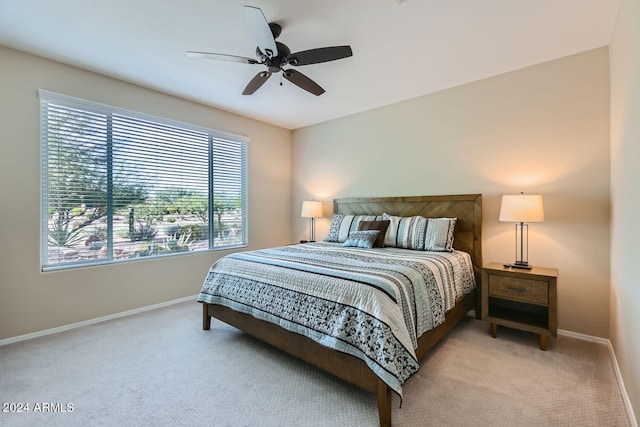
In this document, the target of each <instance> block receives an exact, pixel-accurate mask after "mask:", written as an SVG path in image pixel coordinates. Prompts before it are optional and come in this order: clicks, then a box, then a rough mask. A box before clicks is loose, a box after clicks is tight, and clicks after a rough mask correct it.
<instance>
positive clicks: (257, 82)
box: [242, 71, 271, 95]
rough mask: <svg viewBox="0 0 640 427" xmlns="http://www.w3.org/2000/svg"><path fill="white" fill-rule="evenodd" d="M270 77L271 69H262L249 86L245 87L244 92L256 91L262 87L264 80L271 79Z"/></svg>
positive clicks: (244, 93)
mask: <svg viewBox="0 0 640 427" xmlns="http://www.w3.org/2000/svg"><path fill="white" fill-rule="evenodd" d="M269 77H271V72H270V71H260V72H259V73H258V74H256V75H255V76H254V77H253V78H252V79H251V81H250V82H249V84H248V85H247V87H245V88H244V90H243V91H242V94H243V95H252V94H253V93H254V92H255V91H257V90H258V89H260V87H261V86H262V85H263V84H264V82H266V81H267V80H269Z"/></svg>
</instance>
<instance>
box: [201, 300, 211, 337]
mask: <svg viewBox="0 0 640 427" xmlns="http://www.w3.org/2000/svg"><path fill="white" fill-rule="evenodd" d="M209 329H211V316H209V304H207V303H206V302H203V303H202V330H203V331H208V330H209Z"/></svg>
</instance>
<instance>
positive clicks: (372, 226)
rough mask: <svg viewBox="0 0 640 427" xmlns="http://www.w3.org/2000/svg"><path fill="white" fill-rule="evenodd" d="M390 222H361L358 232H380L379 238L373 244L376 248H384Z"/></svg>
mask: <svg viewBox="0 0 640 427" xmlns="http://www.w3.org/2000/svg"><path fill="white" fill-rule="evenodd" d="M390 222H391V221H389V220H378V221H360V224H359V225H358V230H378V231H379V233H378V238H377V239H376V241H375V242H374V244H373V247H374V248H384V239H385V237H386V235H387V228H389V223H390Z"/></svg>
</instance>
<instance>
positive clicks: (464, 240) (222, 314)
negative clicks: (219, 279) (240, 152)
mask: <svg viewBox="0 0 640 427" xmlns="http://www.w3.org/2000/svg"><path fill="white" fill-rule="evenodd" d="M333 211H334V213H338V214H343V215H349V214H362V215H380V214H381V213H382V212H387V213H388V214H391V215H396V216H413V215H422V216H424V217H430V218H435V217H449V218H453V217H455V218H458V220H457V222H456V228H455V240H454V248H455V249H459V250H462V251H465V252H468V253H469V254H470V255H471V259H472V262H473V269H474V273H475V277H476V284H477V287H476V289H477V290H478V291H477V292H474V293H471V294H468V295H466V296H465V297H463V298H461V299H460V300H458V301H457V303H456V306H455V307H454V308H453V309H451V310H450V311H449V312H448V313H447V315H446V320H445V322H444V323H443V324H441V325H440V326H438V327H437V328H435V329H433V330H431V331H429V332H426V333H424V334H423V335H422V336H420V338H418V349H417V350H416V354H417V356H418V358H421V357H422V356H423V355H424V354H425V353H426V352H427V351H429V349H431V348H432V347H433V346H434V345H435V344H436V343H437V342H438V341H439V340H440V339H441V338H442V337H443V336H444V335H445V334H446V333H447V332H449V331H450V330H451V329H452V328H453V327H454V326H455V325H456V324H457V323H458V322H459V321H460V320H461V319H462V318H463V317H464V316H466V314H467V312H469V310H471V309H473V308H475V312H476V317H478V316H479V315H480V305H479V304H480V296H479V289H480V275H481V271H482V244H481V237H482V234H481V233H482V195H480V194H464V195H447V196H412V197H375V198H345V199H335V200H334V202H333ZM202 307H203V308H202V310H203V311H202V328H203V329H204V330H208V329H210V328H211V317H215V318H216V319H219V320H221V321H223V322H225V323H227V324H229V325H231V326H234V327H236V328H238V329H241V330H243V331H245V332H246V333H248V334H250V335H253V336H254V337H256V338H258V339H260V340H262V341H264V342H266V343H269V344H271V345H273V346H275V347H277V348H279V349H281V350H283V351H285V352H287V353H289V354H291V355H293V356H296V357H298V358H300V359H302V360H304V361H306V362H308V363H311V364H312V365H315V366H317V367H319V368H320V369H323V370H325V371H327V372H329V373H331V374H333V375H335V376H337V377H339V378H341V379H343V380H345V381H347V382H349V383H351V384H354V385H356V386H358V387H360V388H362V389H364V390H367V391H370V392H373V393H375V394H376V396H377V401H378V415H379V418H380V426H383V427H386V426H390V425H391V389H390V388H389V387H388V386H387V385H386V384H385V383H384V382H383V381H382V380H380V378H378V376H377V375H376V374H375V373H373V371H372V370H371V369H370V368H369V367H368V366H367V365H366V364H365V362H364V361H362V360H360V359H358V358H357V357H355V356H351V355H349V354H346V353H341V352H339V351H337V350H333V349H330V348H328V347H325V346H323V345H320V344H318V343H316V342H315V341H313V340H311V339H310V338H307V337H305V336H303V335H299V334H296V333H294V332H289V331H287V330H285V329H282V328H280V327H279V326H277V325H274V324H271V323H268V322H265V321H262V320H258V319H256V318H254V317H252V316H250V315H247V314H243V313H238V312H236V311H233V310H231V309H230V308H227V307H224V306H220V305H216V304H202Z"/></svg>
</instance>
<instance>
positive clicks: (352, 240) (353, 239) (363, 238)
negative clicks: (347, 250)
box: [343, 230, 380, 249]
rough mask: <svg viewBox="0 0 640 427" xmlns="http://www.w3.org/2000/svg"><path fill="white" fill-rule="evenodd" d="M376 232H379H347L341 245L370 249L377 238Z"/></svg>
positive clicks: (377, 231) (377, 232)
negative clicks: (347, 235) (347, 234)
mask: <svg viewBox="0 0 640 427" xmlns="http://www.w3.org/2000/svg"><path fill="white" fill-rule="evenodd" d="M378 234H380V231H379V230H363V231H354V232H352V233H350V234H349V237H347V240H345V241H344V244H343V246H349V247H355V248H367V249H371V248H373V244H374V242H375V241H376V239H377V238H378Z"/></svg>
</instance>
